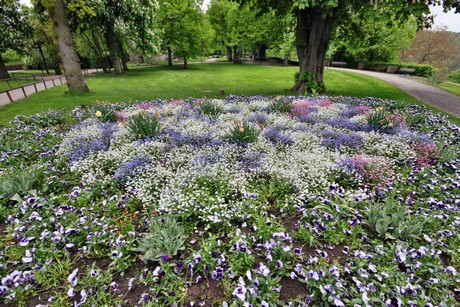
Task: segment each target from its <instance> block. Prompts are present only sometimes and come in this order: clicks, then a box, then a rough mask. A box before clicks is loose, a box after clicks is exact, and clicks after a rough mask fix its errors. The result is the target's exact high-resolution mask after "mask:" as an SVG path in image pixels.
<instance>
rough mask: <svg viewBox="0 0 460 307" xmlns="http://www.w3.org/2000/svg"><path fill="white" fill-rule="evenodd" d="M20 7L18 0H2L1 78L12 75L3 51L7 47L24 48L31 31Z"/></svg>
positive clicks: (0, 3)
mask: <svg viewBox="0 0 460 307" xmlns="http://www.w3.org/2000/svg"><path fill="white" fill-rule="evenodd" d="M19 7H20V6H19V1H17V0H0V29H1V30H0V79H6V78H9V77H10V76H9V74H8V71H7V69H6V66H5V62H4V61H3V58H2V53H3V52H5V51H6V50H7V49H14V50H20V49H22V48H23V47H24V41H25V40H24V37H25V36H26V35H27V33H28V32H29V31H28V29H29V28H28V27H27V23H26V22H25V21H24V17H23V16H22V15H21V13H20V10H19Z"/></svg>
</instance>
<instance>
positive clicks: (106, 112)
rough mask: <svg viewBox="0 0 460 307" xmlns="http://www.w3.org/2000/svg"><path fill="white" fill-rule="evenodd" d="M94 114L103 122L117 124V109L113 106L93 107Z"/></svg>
mask: <svg viewBox="0 0 460 307" xmlns="http://www.w3.org/2000/svg"><path fill="white" fill-rule="evenodd" d="M93 111H94V112H93V114H94V116H96V117H97V118H99V120H100V121H101V122H116V121H117V115H116V113H115V111H116V110H115V108H114V107H113V106H111V105H106V104H100V105H96V106H94V107H93Z"/></svg>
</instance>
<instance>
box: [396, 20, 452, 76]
mask: <svg viewBox="0 0 460 307" xmlns="http://www.w3.org/2000/svg"><path fill="white" fill-rule="evenodd" d="M459 53H460V46H459V43H458V42H457V40H456V37H455V36H454V35H453V34H452V33H451V32H448V31H447V28H446V27H438V28H436V29H434V30H423V31H419V32H418V33H417V36H416V37H415V40H414V41H413V42H412V45H411V47H410V48H409V49H408V50H406V51H404V53H403V56H402V58H403V59H404V60H405V61H412V62H416V63H419V64H429V65H432V66H434V67H438V68H450V66H452V64H453V63H455V62H456V60H457V59H458V55H459Z"/></svg>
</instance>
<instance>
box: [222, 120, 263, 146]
mask: <svg viewBox="0 0 460 307" xmlns="http://www.w3.org/2000/svg"><path fill="white" fill-rule="evenodd" d="M259 133H260V130H259V128H258V127H257V126H255V125H253V124H250V123H248V122H243V123H237V124H235V125H234V126H233V128H232V129H230V132H229V133H228V134H227V136H226V139H227V140H228V141H229V142H232V143H237V144H247V143H255V142H256V141H257V139H258V137H259Z"/></svg>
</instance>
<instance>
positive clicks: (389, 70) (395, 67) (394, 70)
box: [387, 66, 398, 74]
mask: <svg viewBox="0 0 460 307" xmlns="http://www.w3.org/2000/svg"><path fill="white" fill-rule="evenodd" d="M397 70H398V66H388V68H387V73H389V74H394V73H395V72H396V71H397Z"/></svg>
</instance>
